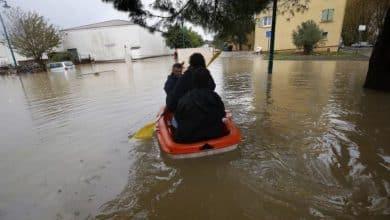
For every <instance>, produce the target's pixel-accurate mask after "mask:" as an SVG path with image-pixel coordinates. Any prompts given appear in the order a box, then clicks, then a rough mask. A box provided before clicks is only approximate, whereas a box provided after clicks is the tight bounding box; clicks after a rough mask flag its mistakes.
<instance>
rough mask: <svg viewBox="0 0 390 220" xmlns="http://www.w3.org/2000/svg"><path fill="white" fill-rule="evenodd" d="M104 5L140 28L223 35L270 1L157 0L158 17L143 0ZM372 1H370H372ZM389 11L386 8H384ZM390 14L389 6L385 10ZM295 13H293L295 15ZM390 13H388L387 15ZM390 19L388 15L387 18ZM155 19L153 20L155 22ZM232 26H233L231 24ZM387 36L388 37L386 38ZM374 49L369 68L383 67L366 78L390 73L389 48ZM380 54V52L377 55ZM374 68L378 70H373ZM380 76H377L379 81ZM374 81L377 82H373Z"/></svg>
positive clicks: (302, 0)
mask: <svg viewBox="0 0 390 220" xmlns="http://www.w3.org/2000/svg"><path fill="white" fill-rule="evenodd" d="M102 1H104V2H112V3H113V4H114V7H115V8H116V9H118V10H120V11H126V12H129V16H130V17H131V19H132V20H133V21H134V22H135V23H137V24H140V25H141V26H144V27H148V28H149V29H150V30H152V31H153V30H157V29H159V28H161V27H164V26H171V25H175V24H177V23H178V21H183V20H184V21H187V22H191V23H194V24H197V25H199V26H202V27H203V28H205V29H208V30H212V31H214V32H215V33H217V34H218V33H223V32H224V31H226V30H227V29H228V28H229V26H227V25H226V24H229V21H232V18H231V17H232V15H237V16H238V15H254V14H257V13H259V12H260V11H261V10H263V9H265V8H266V7H267V5H268V4H269V3H270V2H271V0H240V1H238V0H187V1H176V0H154V2H153V4H152V6H153V9H154V10H157V11H160V12H161V15H155V14H153V13H152V12H151V10H148V9H145V8H144V5H143V4H142V2H141V1H142V0H102ZM309 1H310V0H280V2H281V4H282V5H283V7H284V8H286V10H285V11H289V12H290V13H291V12H293V11H294V10H295V11H297V12H299V11H300V12H302V11H303V10H306V9H307V8H308V2H309ZM374 1H386V0H374ZM370 2H371V0H370ZM383 8H385V9H386V7H383ZM386 10H387V11H388V7H387V9H386ZM292 14H293V13H292ZM387 14H389V13H387ZM387 17H388V16H387ZM150 18H157V19H155V22H154V23H149V24H148V22H147V20H148V19H150ZM152 20H153V19H152ZM232 22H234V21H232ZM388 23H389V22H387V23H386V24H387V25H386V24H385V25H383V26H380V27H381V29H379V30H380V31H379V32H385V31H386V29H387V31H388V30H390V25H389V24H388ZM231 24H232V23H231ZM383 36H386V37H387V38H385V37H383ZM388 39H390V37H388V35H386V34H382V37H378V42H379V41H381V43H380V42H379V43H377V44H376V45H379V46H380V45H389V40H388ZM379 46H375V48H374V52H373V55H372V56H371V61H370V65H371V66H373V65H382V66H381V67H377V68H380V69H381V70H379V69H370V71H371V72H370V71H369V74H368V75H367V81H368V79H372V78H376V76H377V75H381V74H383V73H389V72H390V63H389V62H387V63H384V62H383V59H384V58H381V57H380V55H381V54H385V57H386V58H387V60H389V55H388V54H389V53H390V48H389V46H386V47H384V48H382V49H381V48H379ZM378 51H380V52H378ZM372 68H375V67H372ZM379 78H381V77H378V79H379ZM383 79H384V80H385V81H383V82H382V84H385V85H387V87H390V86H389V85H390V79H388V78H383ZM374 81H375V80H374ZM371 82H373V81H371V80H370V83H366V84H365V86H366V87H367V88H373V89H381V88H382V87H380V86H378V84H374V83H371Z"/></svg>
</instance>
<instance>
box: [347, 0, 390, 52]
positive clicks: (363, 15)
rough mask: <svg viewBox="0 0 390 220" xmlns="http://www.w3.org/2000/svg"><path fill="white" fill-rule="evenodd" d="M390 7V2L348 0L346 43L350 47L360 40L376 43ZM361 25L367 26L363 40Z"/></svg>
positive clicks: (381, 0) (388, 0)
mask: <svg viewBox="0 0 390 220" xmlns="http://www.w3.org/2000/svg"><path fill="white" fill-rule="evenodd" d="M389 7H390V0H370V1H367V0H348V1H347V6H346V10H345V16H344V23H343V30H342V37H343V40H344V43H345V44H346V45H350V44H352V43H355V42H358V41H359V40H363V41H369V42H371V43H375V41H376V39H377V37H378V34H379V30H380V28H381V27H382V26H383V22H384V18H385V16H386V11H387V9H388V8H389ZM359 25H366V26H367V30H366V31H364V32H363V33H362V36H361V39H359V31H358V27H359Z"/></svg>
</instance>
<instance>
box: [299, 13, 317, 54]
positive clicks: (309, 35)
mask: <svg viewBox="0 0 390 220" xmlns="http://www.w3.org/2000/svg"><path fill="white" fill-rule="evenodd" d="M322 32H323V31H322V30H321V29H320V27H318V25H317V24H316V23H315V22H314V21H313V20H309V21H306V22H303V23H302V24H301V25H298V27H297V30H294V31H293V33H292V38H293V43H294V45H295V46H297V47H298V48H299V49H301V48H303V52H304V54H310V53H311V52H313V49H314V48H315V47H317V46H318V43H319V42H320V41H321V40H322V38H323V37H322Z"/></svg>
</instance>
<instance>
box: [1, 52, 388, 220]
mask: <svg viewBox="0 0 390 220" xmlns="http://www.w3.org/2000/svg"><path fill="white" fill-rule="evenodd" d="M172 64H173V58H172V57H161V58H153V59H145V60H140V61H137V62H134V63H132V64H131V65H130V64H126V63H107V64H95V65H93V66H92V65H83V66H79V67H77V68H78V69H77V71H75V72H68V73H66V74H65V73H39V74H26V75H21V76H20V77H18V76H0V103H1V108H0V120H1V123H0V130H1V131H2V132H0V140H1V142H0V143H1V144H0V176H1V178H0V219H2V220H3V219H4V220H10V219H43V220H44V219H95V218H96V219H286V218H290V219H298V218H304V219H307V218H308V219H311V218H329V219H339V218H347V219H350V218H352V219H355V218H358V219H365V218H383V219H384V218H385V217H386V216H388V215H389V214H390V204H389V202H390V201H389V196H390V185H389V181H390V179H389V175H388V174H389V169H390V152H389V148H388V146H390V138H389V137H388V134H389V133H390V117H388V113H389V112H390V96H389V94H385V93H380V92H375V91H370V90H364V89H363V88H362V85H363V82H364V79H365V76H366V72H367V67H368V62H366V61H275V62H274V73H273V74H272V75H268V74H266V70H267V61H265V60H262V58H261V57H256V56H241V57H236V56H235V57H229V56H221V57H220V58H218V59H217V60H216V61H215V62H214V63H213V64H212V65H210V67H209V69H210V71H211V73H212V76H213V77H214V80H215V82H216V84H217V88H216V91H217V92H218V93H219V94H220V95H221V97H222V99H223V101H224V103H225V106H226V108H227V109H229V110H230V111H231V112H232V113H233V120H234V121H235V122H236V123H237V125H238V127H239V128H240V129H241V132H242V133H243V136H244V138H243V140H242V142H241V143H240V145H239V149H238V150H236V151H234V152H231V153H227V154H222V155H218V156H213V157H208V158H198V159H190V160H180V161H177V160H171V159H168V158H166V157H165V155H164V154H162V153H161V152H160V150H159V145H158V142H157V139H156V138H153V139H152V140H149V141H140V142H132V141H130V142H129V140H128V138H127V136H128V134H129V133H133V132H134V131H136V130H137V129H139V128H141V127H142V126H144V125H146V124H148V123H149V122H151V121H152V120H153V119H154V117H155V115H156V113H157V111H158V110H159V108H160V106H161V105H163V104H164V102H165V93H164V91H163V84H164V82H165V80H166V77H167V75H168V74H169V73H170V68H171V65H172ZM94 72H100V73H99V74H89V73H94Z"/></svg>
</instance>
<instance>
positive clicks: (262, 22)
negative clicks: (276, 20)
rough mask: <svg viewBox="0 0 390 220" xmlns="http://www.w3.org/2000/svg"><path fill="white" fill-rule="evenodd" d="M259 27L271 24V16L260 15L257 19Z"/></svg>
mask: <svg viewBox="0 0 390 220" xmlns="http://www.w3.org/2000/svg"><path fill="white" fill-rule="evenodd" d="M259 21H260V22H259V27H269V26H271V24H272V17H271V16H267V17H262V18H260V20H259Z"/></svg>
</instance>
